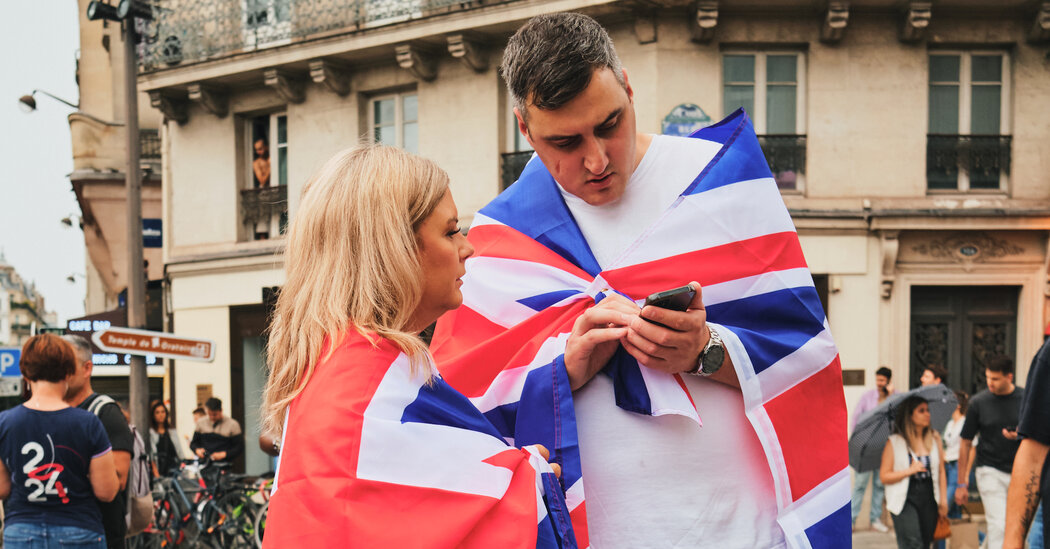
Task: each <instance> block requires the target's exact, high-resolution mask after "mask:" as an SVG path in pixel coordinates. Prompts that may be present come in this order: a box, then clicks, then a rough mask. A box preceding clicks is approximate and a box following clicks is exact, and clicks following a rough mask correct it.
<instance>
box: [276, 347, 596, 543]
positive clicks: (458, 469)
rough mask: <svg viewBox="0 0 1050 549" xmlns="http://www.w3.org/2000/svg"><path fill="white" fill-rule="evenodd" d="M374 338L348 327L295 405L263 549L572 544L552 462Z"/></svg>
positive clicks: (285, 436)
mask: <svg viewBox="0 0 1050 549" xmlns="http://www.w3.org/2000/svg"><path fill="white" fill-rule="evenodd" d="M373 337H374V336H373ZM375 339H376V341H377V344H376V345H375V346H373V344H372V342H370V341H369V340H368V339H366V338H365V336H363V335H361V334H359V333H357V332H354V331H352V330H351V332H350V333H349V334H348V335H347V336H346V340H345V341H343V342H342V343H341V344H340V345H339V346H338V347H337V349H336V350H335V351H334V353H333V354H332V356H331V357H330V358H328V359H325V360H322V361H320V363H319V364H318V365H317V367H316V369H315V371H314V373H313V375H312V376H311V378H310V380H309V382H308V383H307V385H306V387H305V389H304V390H303V392H302V393H301V394H300V395H299V396H298V397H297V398H296V400H294V401H293V402H292V404H291V406H290V407H289V410H288V414H287V419H286V422H285V433H284V440H283V441H282V445H281V450H282V451H281V461H280V466H279V469H278V471H277V477H276V481H275V489H274V492H273V497H272V499H271V500H270V508H269V515H268V517H267V528H266V537H265V541H264V547H267V548H269V547H274V548H277V547H282V548H283V547H302V548H325V547H413V548H434V549H441V548H450V547H471V548H477V549H487V548H490V547H516V548H521V549H526V548H529V549H531V548H544V549H548V548H550V549H555V548H562V547H569V548H574V547H576V545H575V541H574V538H573V535H572V529H571V525H570V520H569V516H568V512H567V509H566V508H565V502H564V499H563V498H562V491H561V487H560V486H559V485H558V481H557V479H556V478H555V476H554V473H553V472H552V470H551V468H550V465H548V464H547V462H546V461H545V460H544V459H543V458H542V457H541V456H539V455H538V454H536V453H535V451H534V449H532V448H530V449H529V450H528V451H526V450H524V449H517V448H513V447H511V446H509V445H508V444H507V442H506V441H505V440H504V439H503V437H502V436H501V435H500V434H499V432H498V431H497V430H496V429H495V427H493V426H492V424H490V423H489V422H488V420H486V419H485V417H484V416H482V414H481V413H480V412H478V410H477V408H475V407H474V406H473V405H472V404H471V403H470V401H468V400H467V399H466V397H464V396H463V395H462V394H460V393H459V392H457V391H456V390H455V389H453V388H452V387H450V386H449V385H448V384H447V383H445V382H444V381H443V380H441V379H440V378H436V379H433V380H431V381H430V382H429V383H428V382H427V379H426V377H425V376H424V375H423V374H422V373H419V372H416V373H413V372H412V371H411V368H410V366H409V360H408V358H407V357H406V356H405V355H404V354H403V353H401V352H400V351H399V350H398V349H397V348H396V347H394V345H393V344H391V343H390V342H389V341H387V340H385V339H381V338H375Z"/></svg>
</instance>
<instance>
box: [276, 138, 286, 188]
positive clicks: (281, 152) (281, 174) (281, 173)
mask: <svg viewBox="0 0 1050 549" xmlns="http://www.w3.org/2000/svg"><path fill="white" fill-rule="evenodd" d="M277 184H278V185H287V184H288V147H281V148H279V149H277Z"/></svg>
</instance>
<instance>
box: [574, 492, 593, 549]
mask: <svg viewBox="0 0 1050 549" xmlns="http://www.w3.org/2000/svg"><path fill="white" fill-rule="evenodd" d="M569 520H571V521H572V533H573V535H574V536H576V546H577V547H581V548H584V547H589V546H590V544H591V541H590V540H591V538H590V537H589V534H588V532H587V502H586V501H583V502H580V504H579V505H577V506H576V508H575V509H573V510H572V511H570V512H569Z"/></svg>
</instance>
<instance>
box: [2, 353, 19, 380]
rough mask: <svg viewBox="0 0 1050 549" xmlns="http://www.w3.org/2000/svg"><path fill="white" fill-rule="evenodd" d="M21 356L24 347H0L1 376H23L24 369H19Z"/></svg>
mask: <svg viewBox="0 0 1050 549" xmlns="http://www.w3.org/2000/svg"><path fill="white" fill-rule="evenodd" d="M21 357H22V349H19V348H17V347H0V377H22V371H21V370H19V369H18V359H19V358H21Z"/></svg>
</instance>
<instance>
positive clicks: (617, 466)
mask: <svg viewBox="0 0 1050 549" xmlns="http://www.w3.org/2000/svg"><path fill="white" fill-rule="evenodd" d="M502 71H503V76H504V79H505V80H506V81H507V83H508V87H509V89H510V93H511V95H512V96H513V98H514V101H515V105H516V108H515V115H516V116H517V118H518V125H519V130H520V131H521V132H522V133H523V134H524V135H525V136H526V138H527V139H528V140H529V143H530V144H531V145H532V146H533V148H534V149H535V150H536V156H534V157H533V159H532V161H530V163H529V164H528V166H526V168H525V170H524V172H523V173H522V175H521V178H520V179H519V180H518V182H517V183H515V184H514V185H513V186H511V187H510V188H509V189H508V190H507V191H506V192H504V193H503V194H502V195H500V196H499V197H498V198H497V199H496V200H494V201H493V202H492V203H490V204H489V205H488V206H486V207H485V208H483V209H482V210H481V211H480V212H479V213H478V214H477V216H476V217H475V220H474V223H473V226H472V228H471V230H470V240H471V243H472V244H473V245H474V247H475V250H476V255H475V256H474V257H473V258H471V259H469V260H468V261H467V275H466V276H465V277H464V278H463V281H464V285H463V288H462V290H463V296H464V301H463V306H462V307H460V308H459V309H458V310H456V311H454V312H451V313H448V314H446V315H445V316H444V317H442V319H441V321H439V323H438V328H437V331H436V333H435V336H434V340H433V343H432V347H431V349H432V351H433V353H434V356H435V359H436V360H437V362H438V367H439V369H440V371H441V372H442V374H443V376H444V378H445V379H446V380H447V381H448V382H449V383H450V384H451V385H452V386H453V387H455V388H457V389H458V390H460V391H461V392H462V393H464V394H465V395H466V396H467V397H469V398H470V399H471V401H472V402H473V403H474V404H475V405H476V406H477V407H478V408H479V409H480V410H481V411H482V412H483V413H484V414H485V415H486V416H487V417H488V418H489V420H490V421H491V422H492V423H493V424H494V425H495V426H496V428H497V429H499V431H500V433H501V435H502V436H503V437H505V438H506V439H507V440H508V441H513V443H514V444H516V445H519V446H520V445H522V444H532V443H541V444H544V445H546V446H547V447H549V448H552V451H553V455H552V461H555V462H558V463H560V464H561V465H562V477H561V482H562V483H563V484H564V486H565V488H566V503H567V505H568V507H569V509H570V514H571V516H572V522H573V528H574V532H575V535H576V541H577V543H578V545H579V546H580V547H587V546H594V547H601V548H606V547H719V548H734V547H739V548H748V549H751V548H776V547H792V548H809V547H816V548H838V547H848V546H849V544H850V519H849V517H850V515H849V510H848V504H849V474H848V469H847V452H846V408H845V402H844V399H843V394H842V385H841V367H840V364H839V359H838V352H837V350H836V348H835V345H834V342H833V340H832V338H831V335H830V332H829V330H828V327H827V322H826V319H825V316H824V313H823V309H822V307H821V304H820V301H819V298H818V296H817V293H816V291H815V289H814V287H813V281H812V277H811V275H810V273H809V270H808V268H807V266H806V263H805V259H804V258H803V256H802V252H801V248H800V245H799V241H798V236H797V234H796V233H795V230H794V226H793V224H792V222H791V218H790V216H789V215H788V213H787V211H786V209H785V207H784V204H783V201H782V200H781V198H780V194H779V192H778V190H777V187H776V184H775V182H774V181H773V179H772V177H771V175H770V172H769V168H768V166H767V164H766V162H765V159H764V157H763V155H762V152H761V150H760V148H759V146H758V142H757V138H756V137H755V135H754V131H753V129H752V128H751V125H750V123H749V121H748V120H747V117H746V115H745V114H744V113H743V112H742V111H738V112H737V113H734V114H733V115H731V116H730V117H729V118H727V119H726V120H724V121H722V122H721V123H719V124H717V125H715V126H712V127H709V128H705V129H704V130H701V131H700V132H698V133H697V134H696V135H694V136H693V137H692V138H676V137H668V136H652V135H646V134H640V133H637V131H636V124H635V118H634V107H633V90H632V89H631V86H630V83H629V82H628V79H627V74H626V71H624V70H623V69H622V67H621V65H620V62H619V59H618V58H617V56H616V53H615V50H614V48H613V46H612V42H611V40H610V39H609V37H608V35H607V34H606V32H605V31H604V29H602V28H601V26H600V25H598V24H597V23H596V22H595V21H594V20H592V19H590V18H588V17H586V16H582V15H578V14H550V15H543V16H539V17H536V18H534V19H532V20H531V21H529V22H528V23H527V24H526V25H525V26H524V27H522V28H521V29H519V30H518V32H517V33H516V34H515V35H514V37H512V38H511V40H510V42H509V44H508V46H507V48H506V50H505V52H504V58H503V65H502ZM685 284H691V285H692V286H693V289H694V290H696V296H695V298H694V299H693V300H692V302H691V303H690V304H689V305H688V308H687V310H685V311H683V312H678V311H672V310H667V309H661V308H658V307H653V306H647V307H645V308H642V309H639V306H638V305H639V304H641V303H643V300H644V299H645V297H646V296H647V295H649V294H651V293H654V292H659V291H663V290H668V289H670V288H674V287H678V286H683V285H685ZM656 323H659V324H656ZM599 371H600V373H598V372H599ZM596 374H597V375H596ZM690 374H692V375H690ZM701 418H702V422H701Z"/></svg>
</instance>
